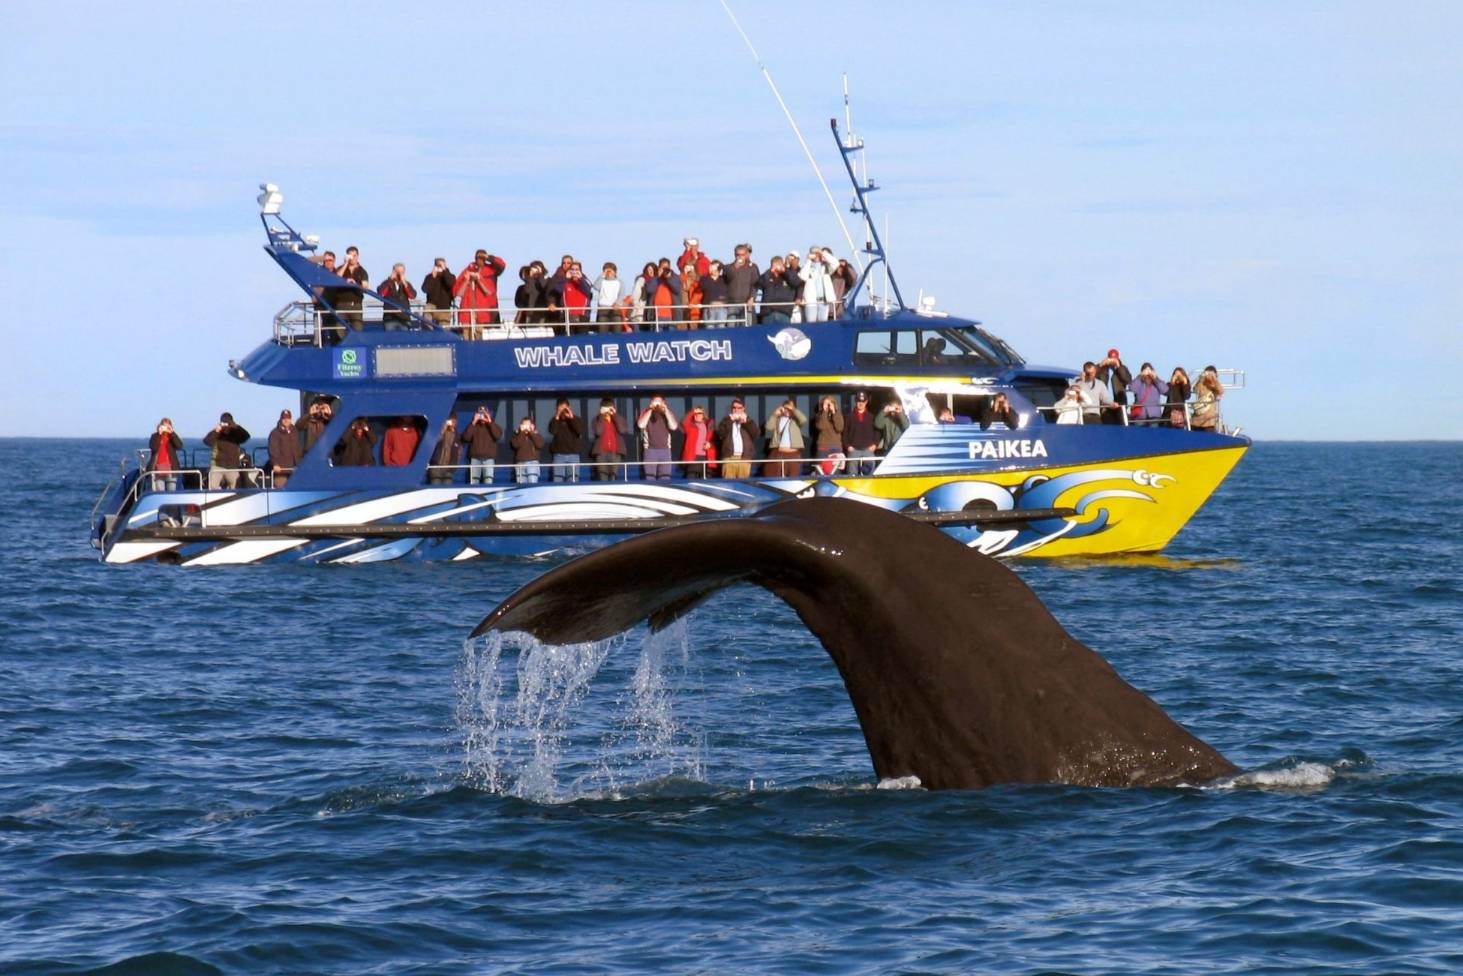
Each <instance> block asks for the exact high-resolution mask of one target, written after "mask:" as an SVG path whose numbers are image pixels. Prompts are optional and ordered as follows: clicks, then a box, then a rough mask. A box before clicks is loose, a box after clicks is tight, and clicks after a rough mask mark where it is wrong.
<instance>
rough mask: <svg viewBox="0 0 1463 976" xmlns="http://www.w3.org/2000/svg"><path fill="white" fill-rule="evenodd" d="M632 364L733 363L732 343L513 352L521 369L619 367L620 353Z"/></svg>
mask: <svg viewBox="0 0 1463 976" xmlns="http://www.w3.org/2000/svg"><path fill="white" fill-rule="evenodd" d="M621 348H623V349H624V350H625V358H626V359H628V360H629V361H630V362H632V363H684V362H693V363H714V362H731V358H732V344H731V340H730V339H660V340H651V341H647V342H627V343H625V344H624V346H623V347H622V346H621V345H620V344H619V343H613V342H604V343H599V344H598V345H596V344H594V343H588V342H586V343H581V344H579V345H572V346H527V347H519V348H517V349H514V350H513V356H514V358H515V359H517V360H518V368H519V369H540V368H543V367H546V366H547V367H554V366H618V365H620V349H621Z"/></svg>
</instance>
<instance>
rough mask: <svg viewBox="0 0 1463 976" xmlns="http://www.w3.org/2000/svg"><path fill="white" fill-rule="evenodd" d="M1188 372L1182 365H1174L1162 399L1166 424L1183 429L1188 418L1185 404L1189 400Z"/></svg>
mask: <svg viewBox="0 0 1463 976" xmlns="http://www.w3.org/2000/svg"><path fill="white" fill-rule="evenodd" d="M1189 392H1190V384H1189V374H1188V373H1187V372H1185V371H1184V368H1183V367H1182V366H1175V367H1174V368H1173V372H1172V373H1170V374H1169V377H1168V395H1167V396H1166V397H1164V400H1163V410H1164V412H1165V413H1166V414H1167V415H1168V425H1169V426H1170V427H1177V428H1179V429H1183V428H1184V427H1187V426H1188V423H1189V418H1188V412H1187V409H1188V408H1187V407H1186V406H1185V404H1187V403H1188V402H1189Z"/></svg>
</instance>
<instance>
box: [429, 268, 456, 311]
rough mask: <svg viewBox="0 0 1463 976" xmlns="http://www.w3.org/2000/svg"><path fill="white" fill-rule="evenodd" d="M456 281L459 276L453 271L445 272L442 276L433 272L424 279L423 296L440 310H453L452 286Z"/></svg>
mask: <svg viewBox="0 0 1463 976" xmlns="http://www.w3.org/2000/svg"><path fill="white" fill-rule="evenodd" d="M456 280H457V276H456V275H454V274H453V273H452V272H451V271H443V272H442V273H441V274H438V273H436V272H435V271H433V272H432V273H430V274H428V275H427V276H426V277H425V278H423V279H422V294H424V295H426V296H427V301H429V302H431V303H432V304H433V305H435V306H437V307H438V308H451V307H452V284H453V282H455V281H456Z"/></svg>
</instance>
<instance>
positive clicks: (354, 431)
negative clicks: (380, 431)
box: [335, 417, 376, 468]
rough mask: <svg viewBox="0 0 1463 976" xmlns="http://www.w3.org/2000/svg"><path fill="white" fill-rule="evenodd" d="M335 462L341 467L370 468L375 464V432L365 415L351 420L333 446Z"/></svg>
mask: <svg viewBox="0 0 1463 976" xmlns="http://www.w3.org/2000/svg"><path fill="white" fill-rule="evenodd" d="M335 453H336V457H335V463H336V465H337V466H339V467H343V468H370V467H374V466H375V464H376V432H375V431H373V430H372V429H371V424H370V422H369V421H367V420H366V418H365V417H357V418H356V419H355V420H352V421H351V425H350V427H348V428H347V429H346V432H345V436H344V437H342V438H341V439H340V443H339V444H337V445H336V448H335Z"/></svg>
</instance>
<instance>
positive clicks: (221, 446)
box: [203, 424, 249, 468]
mask: <svg viewBox="0 0 1463 976" xmlns="http://www.w3.org/2000/svg"><path fill="white" fill-rule="evenodd" d="M248 439H249V432H248V431H247V430H245V429H244V428H242V427H240V426H239V425H238V424H233V425H232V426H230V427H229V428H228V429H227V430H225V431H224V432H223V433H219V432H218V430H217V429H215V430H210V431H209V432H208V433H206V434H204V435H203V443H204V444H206V445H208V446H209V447H210V448H212V449H213V459H212V461H211V462H210V463H211V464H212V465H214V466H215V467H220V468H242V467H244V464H243V460H244V451H243V445H244V442H245V441H247V440H248Z"/></svg>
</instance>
